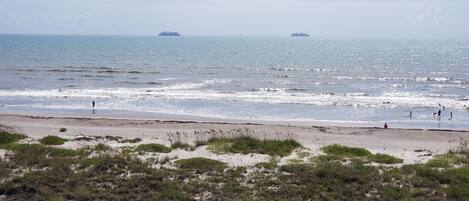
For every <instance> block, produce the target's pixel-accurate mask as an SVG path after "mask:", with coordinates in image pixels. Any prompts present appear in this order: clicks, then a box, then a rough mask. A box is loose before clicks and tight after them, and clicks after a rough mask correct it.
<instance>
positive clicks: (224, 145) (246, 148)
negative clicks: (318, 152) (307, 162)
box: [208, 137, 301, 156]
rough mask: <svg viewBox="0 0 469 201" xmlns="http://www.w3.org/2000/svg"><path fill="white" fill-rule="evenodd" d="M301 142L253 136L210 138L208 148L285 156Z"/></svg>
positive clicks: (220, 150) (224, 151)
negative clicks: (262, 138)
mask: <svg viewBox="0 0 469 201" xmlns="http://www.w3.org/2000/svg"><path fill="white" fill-rule="evenodd" d="M299 147H301V144H300V143H298V142H296V141H295V140H259V139H255V138H253V137H236V138H212V139H209V140H208V149H209V150H211V151H213V152H216V153H243V154H248V153H260V154H269V155H271V156H287V155H290V154H291V153H292V151H293V150H294V149H296V148H299Z"/></svg>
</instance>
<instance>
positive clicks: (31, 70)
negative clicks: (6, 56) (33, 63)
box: [9, 69, 40, 72]
mask: <svg viewBox="0 0 469 201" xmlns="http://www.w3.org/2000/svg"><path fill="white" fill-rule="evenodd" d="M9 70H11V71H16V72H40V70H37V69H9Z"/></svg>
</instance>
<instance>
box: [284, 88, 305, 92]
mask: <svg viewBox="0 0 469 201" xmlns="http://www.w3.org/2000/svg"><path fill="white" fill-rule="evenodd" d="M287 91H294V92H299V91H308V90H307V89H302V88H291V89H287Z"/></svg>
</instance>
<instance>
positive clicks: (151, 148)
mask: <svg viewBox="0 0 469 201" xmlns="http://www.w3.org/2000/svg"><path fill="white" fill-rule="evenodd" d="M135 150H136V151H139V152H159V153H169V152H171V148H170V147H167V146H164V145H162V144H154V143H151V144H141V145H138V146H137V148H136V149H135Z"/></svg>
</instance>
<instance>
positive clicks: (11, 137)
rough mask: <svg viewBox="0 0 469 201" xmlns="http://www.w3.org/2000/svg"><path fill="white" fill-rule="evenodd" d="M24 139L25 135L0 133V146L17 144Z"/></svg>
mask: <svg viewBox="0 0 469 201" xmlns="http://www.w3.org/2000/svg"><path fill="white" fill-rule="evenodd" d="M24 138H26V135H22V134H17V133H9V132H5V131H0V144H8V143H12V142H17V141H19V140H22V139H24Z"/></svg>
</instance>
